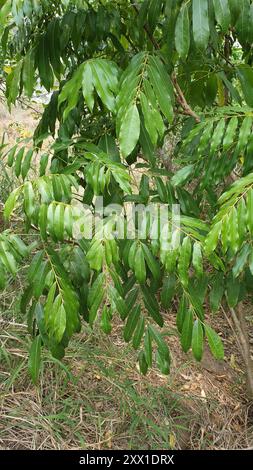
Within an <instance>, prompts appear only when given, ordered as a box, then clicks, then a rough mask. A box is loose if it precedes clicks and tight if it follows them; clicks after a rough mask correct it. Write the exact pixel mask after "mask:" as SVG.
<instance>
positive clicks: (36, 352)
mask: <svg viewBox="0 0 253 470" xmlns="http://www.w3.org/2000/svg"><path fill="white" fill-rule="evenodd" d="M40 368H41V337H40V335H38V336H36V338H35V339H34V340H33V342H32V345H31V348H30V353H29V360H28V370H29V373H30V376H31V378H32V381H33V383H34V384H35V385H36V384H37V382H38V379H39V373H40Z"/></svg>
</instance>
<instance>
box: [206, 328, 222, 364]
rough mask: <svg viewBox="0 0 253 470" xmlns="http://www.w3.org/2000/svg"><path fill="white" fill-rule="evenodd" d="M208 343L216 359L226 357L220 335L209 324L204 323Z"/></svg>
mask: <svg viewBox="0 0 253 470" xmlns="http://www.w3.org/2000/svg"><path fill="white" fill-rule="evenodd" d="M204 328H205V333H206V336H207V340H208V344H209V347H210V350H211V353H212V355H213V356H214V357H215V359H224V348H223V344H222V341H221V338H220V336H218V335H217V333H216V332H215V331H214V330H213V329H212V328H211V327H210V326H208V325H204Z"/></svg>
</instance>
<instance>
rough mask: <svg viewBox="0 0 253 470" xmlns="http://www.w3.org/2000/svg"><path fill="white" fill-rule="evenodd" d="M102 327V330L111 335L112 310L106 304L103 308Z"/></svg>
mask: <svg viewBox="0 0 253 470" xmlns="http://www.w3.org/2000/svg"><path fill="white" fill-rule="evenodd" d="M100 327H101V329H102V331H103V332H104V333H105V334H107V335H109V334H110V333H111V331H112V325H111V312H110V310H109V309H108V307H107V306H106V305H105V306H104V308H103V310H102V315H101V321H100Z"/></svg>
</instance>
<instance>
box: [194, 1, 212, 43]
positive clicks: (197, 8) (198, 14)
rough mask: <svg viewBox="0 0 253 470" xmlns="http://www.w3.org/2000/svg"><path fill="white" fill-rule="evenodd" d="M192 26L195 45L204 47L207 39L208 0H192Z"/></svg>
mask: <svg viewBox="0 0 253 470" xmlns="http://www.w3.org/2000/svg"><path fill="white" fill-rule="evenodd" d="M192 27H193V38H194V42H195V44H196V47H197V48H199V49H205V48H206V47H207V44H208V40H209V33H210V31H209V18H208V0H192Z"/></svg>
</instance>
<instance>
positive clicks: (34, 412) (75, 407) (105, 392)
mask: <svg viewBox="0 0 253 470" xmlns="http://www.w3.org/2000/svg"><path fill="white" fill-rule="evenodd" d="M0 341H1V364H2V366H1V372H0V377H1V395H0V407H1V418H0V443H1V446H2V447H3V448H20V447H21V448H29V449H30V448H33V449H40V448H43V449H51V448H55V449H64V448H68V449H75V448H82V449H105V448H108V449H110V448H114V449H126V448H129V449H170V448H171V447H175V446H178V443H177V442H176V439H177V438H176V436H177V435H178V436H179V435H180V436H181V437H182V438H183V434H184V433H185V432H186V431H187V424H188V422H189V416H188V415H187V413H186V412H185V409H184V407H182V406H181V405H180V400H179V399H178V397H177V396H176V395H175V394H174V393H173V392H171V391H170V390H169V388H168V385H167V384H166V385H164V386H156V385H154V384H153V383H152V382H150V381H149V380H148V379H143V380H140V377H139V374H138V371H137V369H136V367H135V363H134V358H133V356H132V355H131V354H129V352H128V351H127V348H122V347H121V348H119V345H117V344H114V343H113V342H111V341H110V339H108V338H106V337H104V336H103V337H102V336H101V335H100V333H95V335H93V334H92V337H91V332H90V331H86V333H85V332H84V333H83V334H82V335H79V336H78V337H77V338H76V339H75V340H74V341H73V342H72V344H71V347H70V349H69V350H68V352H67V356H66V359H65V361H64V365H62V364H61V363H59V362H58V361H55V360H53V359H52V358H51V357H50V356H48V355H47V354H46V353H45V357H44V366H43V371H42V375H41V379H40V384H39V386H38V387H34V386H33V385H32V384H31V382H30V380H29V377H28V375H27V351H28V346H29V341H28V339H27V337H26V328H25V327H24V326H22V325H18V324H16V325H15V324H12V323H10V324H9V325H7V327H6V328H5V329H4V330H3V332H2V333H1V335H0Z"/></svg>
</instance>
